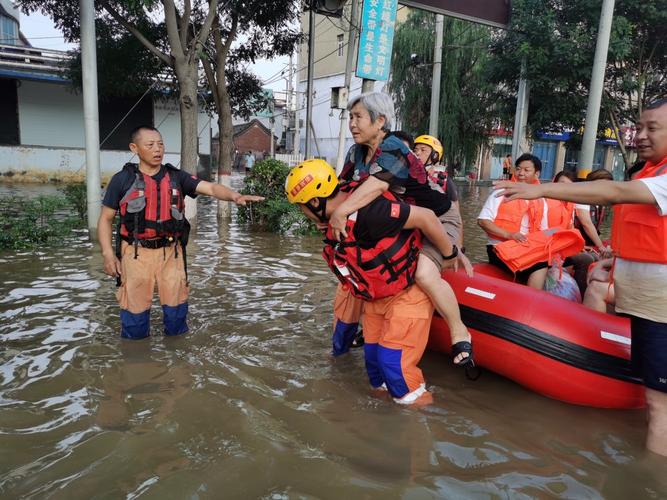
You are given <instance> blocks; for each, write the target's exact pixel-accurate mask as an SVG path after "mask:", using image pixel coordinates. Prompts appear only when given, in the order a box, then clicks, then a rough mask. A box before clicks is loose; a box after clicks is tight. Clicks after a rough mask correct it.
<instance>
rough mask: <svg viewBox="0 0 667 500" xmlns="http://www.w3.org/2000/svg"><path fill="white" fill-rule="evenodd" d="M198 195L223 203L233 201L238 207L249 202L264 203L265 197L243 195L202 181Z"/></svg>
mask: <svg viewBox="0 0 667 500" xmlns="http://www.w3.org/2000/svg"><path fill="white" fill-rule="evenodd" d="M196 191H197V193H198V194H203V195H206V196H213V197H214V198H217V199H219V200H222V201H233V202H234V203H236V204H237V205H245V204H246V203H247V202H249V201H263V200H264V197H263V196H255V195H252V194H241V193H237V192H236V191H234V190H232V189H230V188H228V187H227V186H224V185H222V184H214V183H212V182H207V181H201V182H200V183H199V184H197V189H196Z"/></svg>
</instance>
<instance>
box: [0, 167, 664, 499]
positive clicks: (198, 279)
mask: <svg viewBox="0 0 667 500" xmlns="http://www.w3.org/2000/svg"><path fill="white" fill-rule="evenodd" d="M234 182H235V183H236V185H237V186H238V185H239V183H240V178H239V177H235V178H234ZM12 189H15V188H12ZM487 193H488V189H487V188H479V187H476V188H468V187H467V186H463V187H461V194H462V209H463V212H464V214H465V215H464V216H465V217H466V218H467V222H466V233H465V234H466V246H467V248H468V249H469V250H468V254H469V255H470V256H471V260H475V261H477V260H482V259H485V257H486V252H485V248H484V244H485V238H484V237H483V236H482V234H481V230H479V229H478V228H477V226H476V224H475V220H474V219H475V217H476V215H477V213H478V212H479V209H480V208H481V205H482V204H483V202H484V200H485V198H486V196H487ZM215 207H216V205H215V204H214V203H213V202H212V201H211V200H209V199H203V200H200V201H199V219H198V228H197V231H196V233H194V234H193V235H192V241H191V245H190V247H189V248H188V258H189V266H188V267H189V275H190V282H191V284H192V291H191V295H190V300H189V302H190V320H189V324H190V330H191V332H190V333H189V334H188V335H185V336H183V337H179V338H165V337H164V336H163V335H162V334H161V322H162V313H161V310H160V308H159V306H158V305H157V303H155V304H154V307H153V314H152V318H151V321H152V335H153V336H152V337H151V338H150V339H147V340H145V341H134V342H132V341H122V340H121V339H120V336H119V319H118V306H117V303H116V300H115V295H114V294H115V283H114V280H112V279H111V278H109V277H107V276H105V275H104V274H103V273H102V257H101V255H100V254H99V252H98V250H96V249H95V248H94V247H93V245H92V244H91V243H90V242H88V240H87V236H86V235H83V234H82V235H81V238H80V239H79V240H78V242H77V243H76V244H75V245H72V246H71V247H69V248H63V249H56V250H51V249H47V250H44V251H40V252H37V253H32V252H18V253H7V252H5V253H2V254H0V276H2V280H1V281H0V297H1V298H0V345H1V346H2V347H1V348H0V349H1V350H0V450H2V452H1V453H0V497H2V498H35V499H37V498H39V499H41V498H63V499H73V498H102V499H106V498H122V497H125V498H128V499H132V498H160V499H167V498H188V499H201V498H267V499H282V498H323V499H338V498H350V499H356V498H405V499H429V498H552V497H561V498H586V499H590V498H609V499H628V498H633V499H636V498H667V473H666V471H667V461H665V459H660V458H657V457H655V456H652V457H651V456H647V454H646V453H645V452H644V450H643V440H644V434H645V421H644V418H645V417H644V412H643V411H610V410H597V409H590V408H584V407H577V406H573V405H568V404H565V403H560V402H557V401H552V400H549V399H546V398H544V397H542V396H539V395H537V394H535V393H532V392H530V391H527V390H525V389H523V388H522V387H520V386H518V385H516V384H515V383H513V382H511V381H509V380H507V379H504V378H501V377H498V376H496V375H494V374H492V373H489V372H485V373H484V375H483V376H482V377H481V378H480V379H479V380H478V381H476V382H471V381H468V380H467V379H466V378H465V377H464V375H463V371H462V370H456V369H454V367H453V366H452V365H451V363H450V361H449V360H448V358H447V357H445V356H444V355H441V354H437V353H432V352H427V354H426V356H425V357H424V360H423V361H422V365H421V366H422V369H423V370H424V374H425V376H426V380H427V384H428V387H429V389H430V390H431V391H432V392H433V395H434V400H435V402H434V404H433V405H431V406H428V407H425V408H421V409H411V408H404V407H400V406H398V405H396V404H394V403H393V402H390V401H388V400H385V399H377V398H375V397H373V396H372V395H371V394H370V392H369V390H368V384H367V380H366V377H365V371H364V366H363V358H362V356H363V353H362V352H361V350H353V351H352V353H351V354H349V355H346V356H343V357H342V358H338V359H335V360H334V359H332V358H331V357H330V356H329V351H330V329H331V320H332V313H331V303H332V298H333V294H334V289H335V281H334V277H333V275H331V273H330V272H329V271H328V270H327V269H326V268H325V265H324V262H323V260H322V258H321V256H320V251H321V239H320V238H318V237H295V236H292V237H281V236H277V235H275V234H268V233H254V232H249V231H248V230H247V229H246V228H244V227H242V226H239V225H238V224H236V222H235V221H232V222H230V221H227V220H224V221H220V222H219V221H218V219H217V215H216V209H215Z"/></svg>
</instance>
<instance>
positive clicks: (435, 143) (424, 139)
mask: <svg viewBox="0 0 667 500" xmlns="http://www.w3.org/2000/svg"><path fill="white" fill-rule="evenodd" d="M415 144H426V145H427V146H431V149H432V150H433V152H434V153H436V154H437V156H436V155H432V156H431V161H432V162H439V161H440V160H441V159H442V155H443V154H445V149H444V148H443V147H442V143H441V142H440V141H439V140H438V139H436V138H435V137H433V136H432V135H420V136H419V137H417V138H416V139H415Z"/></svg>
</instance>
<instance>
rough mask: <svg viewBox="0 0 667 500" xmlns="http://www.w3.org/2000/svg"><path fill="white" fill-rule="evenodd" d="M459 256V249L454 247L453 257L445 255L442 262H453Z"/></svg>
mask: <svg viewBox="0 0 667 500" xmlns="http://www.w3.org/2000/svg"><path fill="white" fill-rule="evenodd" d="M458 254H459V248H458V247H457V246H456V245H452V254H451V255H447V256H445V255H443V256H442V260H452V259H453V258H455V257H456V256H457V255H458Z"/></svg>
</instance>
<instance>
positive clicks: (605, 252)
mask: <svg viewBox="0 0 667 500" xmlns="http://www.w3.org/2000/svg"><path fill="white" fill-rule="evenodd" d="M600 180H605V181H613V180H614V176H613V175H611V172H609V170H605V169H604V168H598V169H596V170H593V171H592V172H590V173H589V174H588V175H587V176H586V182H589V181H600ZM576 206H577V207H578V208H577V210H575V214H574V227H575V228H577V229H579V231H580V232H581V235H582V236H583V237H584V241H585V242H586V247H587V250H589V251H590V252H591V253H593V254H594V255H595V254H597V257H598V258H607V257H610V256H611V247H609V245H606V244H605V243H604V242H603V241H602V239H601V238H600V226H602V223H603V222H604V220H605V217H606V215H607V207H605V206H603V205H585V204H577V205H576ZM585 208H588V210H586V209H585Z"/></svg>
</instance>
